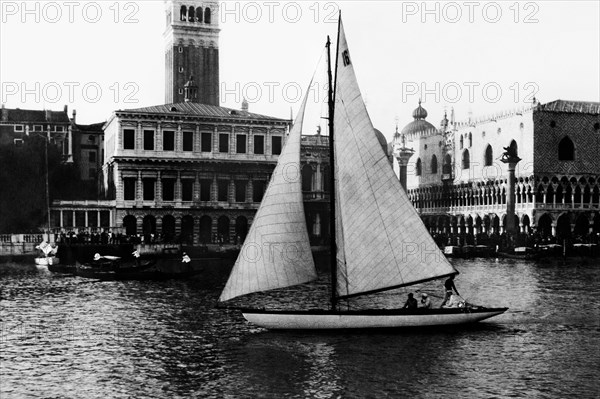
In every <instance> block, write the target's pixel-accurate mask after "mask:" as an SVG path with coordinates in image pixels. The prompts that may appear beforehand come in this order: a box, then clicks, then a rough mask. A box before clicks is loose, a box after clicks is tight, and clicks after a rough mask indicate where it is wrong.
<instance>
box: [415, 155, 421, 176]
mask: <svg viewBox="0 0 600 399" xmlns="http://www.w3.org/2000/svg"><path fill="white" fill-rule="evenodd" d="M415 174H416V175H417V176H421V158H417V163H416V164H415Z"/></svg>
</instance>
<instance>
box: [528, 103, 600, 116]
mask: <svg viewBox="0 0 600 399" xmlns="http://www.w3.org/2000/svg"><path fill="white" fill-rule="evenodd" d="M537 110H539V111H551V112H567V113H576V114H592V115H599V114H600V102H592V101H567V100H556V101H552V102H549V103H546V104H540V105H539V106H538V108H537Z"/></svg>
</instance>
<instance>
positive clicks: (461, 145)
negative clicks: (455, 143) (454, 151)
mask: <svg viewBox="0 0 600 399" xmlns="http://www.w3.org/2000/svg"><path fill="white" fill-rule="evenodd" d="M463 147H464V141H463V136H460V149H461V150H462V149H463Z"/></svg>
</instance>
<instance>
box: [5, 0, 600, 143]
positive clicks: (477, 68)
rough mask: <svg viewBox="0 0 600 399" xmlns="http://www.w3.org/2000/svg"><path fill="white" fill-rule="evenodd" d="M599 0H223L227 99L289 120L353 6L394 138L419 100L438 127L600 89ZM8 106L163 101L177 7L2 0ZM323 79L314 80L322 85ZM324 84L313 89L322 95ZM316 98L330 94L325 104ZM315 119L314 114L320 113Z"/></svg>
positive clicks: (94, 118) (363, 64)
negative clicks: (170, 15)
mask: <svg viewBox="0 0 600 399" xmlns="http://www.w3.org/2000/svg"><path fill="white" fill-rule="evenodd" d="M599 4H600V2H599V1H554V0H553V1H523V2H515V1H497V2H493V1H456V2H435V1H428V2H422V1H414V2H413V1H368V2H367V1H338V2H328V1H322V2H317V1H296V2H279V1H241V2H236V1H226V2H219V6H220V10H221V15H220V17H219V27H220V29H221V33H220V41H219V48H220V79H221V105H223V106H226V107H231V108H240V107H241V102H242V98H244V97H245V98H247V100H248V102H249V107H250V111H251V112H255V113H259V114H264V115H269V116H275V117H281V118H289V117H290V113H291V112H294V113H295V112H296V111H297V110H298V107H299V104H300V102H301V100H302V97H303V94H304V92H305V91H306V90H307V87H308V84H309V82H310V79H311V77H312V75H313V73H314V72H315V68H316V67H317V65H318V61H319V59H320V57H321V55H322V50H323V47H324V44H325V40H326V36H327V35H330V36H331V37H332V40H333V41H334V42H335V37H336V34H337V15H338V11H339V10H341V12H342V17H343V22H344V27H345V31H346V36H347V39H348V43H349V48H350V52H351V54H352V59H353V64H354V68H355V71H356V74H357V78H358V83H359V86H360V88H361V92H362V95H363V97H364V99H365V102H366V104H367V109H368V111H369V114H370V116H371V120H372V121H373V124H374V126H375V127H376V128H378V129H379V130H381V131H382V132H383V133H384V135H385V136H386V137H387V138H388V139H390V140H391V138H392V136H393V133H394V130H395V127H396V125H397V124H398V125H399V128H400V129H402V127H403V126H405V125H406V124H408V123H409V122H410V121H411V120H412V117H411V114H412V111H413V110H414V109H415V108H416V107H417V105H418V101H419V99H422V101H423V107H425V108H426V109H427V111H428V113H429V116H428V118H427V120H428V121H430V122H431V123H433V124H434V125H436V126H437V125H438V124H439V121H440V120H441V119H442V117H443V114H444V112H448V114H450V110H451V109H452V108H454V110H455V115H456V119H457V120H464V119H466V118H468V115H469V113H471V114H472V115H473V116H474V117H477V116H483V115H488V114H491V113H496V112H500V111H505V110H509V109H514V108H517V107H522V106H525V105H527V104H530V103H531V102H532V100H533V97H535V98H536V99H538V100H539V101H541V102H542V103H545V102H550V101H554V100H557V99H563V100H580V101H600V5H599ZM0 6H1V9H0V18H1V25H0V83H1V86H0V97H1V102H2V103H4V104H5V106H6V107H7V108H17V107H18V108H27V109H53V110H61V109H63V106H64V105H68V107H69V113H70V112H71V111H72V110H73V109H77V121H78V123H96V122H101V121H105V120H106V119H108V118H109V117H110V115H111V113H112V112H113V111H114V110H117V109H132V108H139V107H145V106H150V105H156V104H162V103H164V69H165V67H164V64H165V61H164V41H163V33H164V31H165V13H164V3H163V1H162V0H154V1H118V2H117V1H96V2H94V1H41V2H37V1H27V2H23V1H6V0H0ZM319 70H320V71H321V72H320V73H319V74H317V75H318V76H320V79H321V80H318V81H317V82H316V83H314V86H313V87H320V88H322V87H323V86H322V85H323V82H324V81H323V80H322V78H323V76H324V75H323V73H322V69H321V68H319ZM315 93H317V91H313V92H312V94H311V95H312V97H313V98H317V99H322V98H321V95H320V94H319V95H317V94H315ZM317 107H318V106H317ZM315 124H316V122H315Z"/></svg>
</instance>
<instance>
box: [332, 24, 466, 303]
mask: <svg viewBox="0 0 600 399" xmlns="http://www.w3.org/2000/svg"><path fill="white" fill-rule="evenodd" d="M339 29H340V31H339V40H338V49H337V51H338V55H337V71H336V92H335V113H334V138H335V140H334V142H335V156H336V164H335V165H336V170H335V172H336V180H337V181H336V186H337V187H336V188H337V189H338V191H337V193H336V195H337V196H338V201H337V206H338V207H339V212H336V213H337V214H338V215H339V216H338V217H339V218H340V220H338V221H337V222H336V226H337V229H336V230H337V231H336V235H337V236H338V237H343V240H342V241H341V242H340V243H339V246H343V248H340V249H339V250H338V252H340V253H343V255H342V256H338V268H340V270H339V271H338V284H337V290H338V296H339V297H349V296H354V295H357V294H361V293H368V292H377V291H382V290H386V289H391V288H394V287H400V286H405V285H411V284H413V283H417V282H421V281H427V280H431V279H434V278H440V277H443V276H447V275H451V274H454V273H456V270H455V269H454V268H453V267H452V265H451V264H450V263H449V262H448V260H447V259H446V258H445V257H444V255H443V254H442V253H441V251H440V250H439V249H438V247H437V245H436V244H435V242H434V241H433V239H432V238H431V236H430V235H429V233H428V231H427V229H426V228H425V226H424V225H423V223H422V222H421V219H420V217H419V215H418V214H417V212H416V210H415V209H414V207H413V206H412V204H411V203H410V201H409V199H408V197H407V195H406V193H405V192H404V189H403V188H402V186H401V185H400V182H399V180H398V178H397V177H396V175H395V174H394V172H393V170H392V168H391V166H390V165H389V163H388V159H387V157H386V156H385V153H384V152H383V150H382V148H381V145H380V144H379V141H378V140H377V137H376V136H375V132H374V128H373V125H372V124H371V120H370V119H369V115H368V113H367V110H366V108H365V104H364V102H363V99H362V96H361V94H360V90H359V88H358V83H357V81H356V76H355V73H354V67H353V65H352V59H351V58H350V53H349V51H348V44H347V42H346V36H345V34H344V28H343V25H342V23H341V21H340V28H339ZM340 230H341V231H340ZM340 263H345V267H344V265H340Z"/></svg>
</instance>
